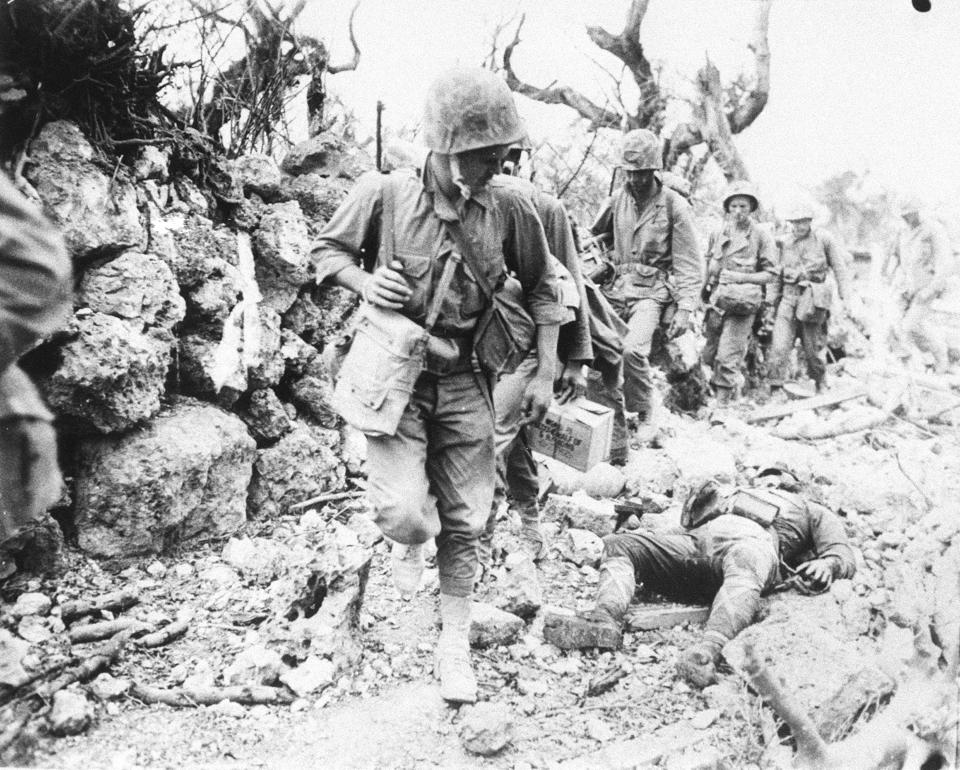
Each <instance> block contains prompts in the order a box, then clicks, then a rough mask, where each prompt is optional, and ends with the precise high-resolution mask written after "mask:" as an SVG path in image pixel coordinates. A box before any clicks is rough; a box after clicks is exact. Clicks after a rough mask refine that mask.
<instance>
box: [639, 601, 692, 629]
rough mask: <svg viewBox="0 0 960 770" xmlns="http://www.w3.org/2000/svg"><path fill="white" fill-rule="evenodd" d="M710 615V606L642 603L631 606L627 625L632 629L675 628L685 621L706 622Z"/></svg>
mask: <svg viewBox="0 0 960 770" xmlns="http://www.w3.org/2000/svg"><path fill="white" fill-rule="evenodd" d="M708 617H710V608H709V607H690V606H687V605H683V604H675V605H657V604H642V605H638V606H635V607H631V608H630V611H629V612H628V613H627V617H626V626H627V629H628V630H630V631H651V630H653V629H657V628H673V627H674V626H679V625H682V624H684V623H706V621H707V618H708Z"/></svg>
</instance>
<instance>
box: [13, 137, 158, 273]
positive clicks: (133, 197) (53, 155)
mask: <svg viewBox="0 0 960 770" xmlns="http://www.w3.org/2000/svg"><path fill="white" fill-rule="evenodd" d="M92 158H93V149H92V147H90V144H89V143H88V142H87V140H86V139H85V138H84V137H83V134H82V133H81V132H80V129H79V128H77V126H76V125H74V124H73V123H68V122H66V121H62V120H58V121H54V122H51V123H47V124H46V125H45V126H43V128H41V129H40V134H39V136H38V137H37V139H35V140H34V141H33V142H32V143H31V146H30V159H31V163H30V164H29V165H28V166H27V168H26V170H25V172H24V176H25V177H26V178H27V181H29V182H30V184H32V185H33V187H34V189H35V190H36V191H37V194H38V195H39V196H40V199H41V200H42V201H43V210H44V213H45V214H46V215H47V216H48V217H49V219H50V220H51V222H52V223H53V224H54V226H56V227H57V228H58V229H59V230H60V231H61V232H62V233H63V237H64V240H65V241H66V243H67V248H68V250H69V251H70V254H71V255H72V256H73V257H75V258H77V259H86V258H90V257H97V256H106V255H111V254H117V253H119V252H122V251H126V250H127V249H133V248H138V247H143V246H145V245H146V232H145V231H144V229H143V226H142V225H141V223H140V213H139V211H138V210H137V193H136V190H135V188H134V186H133V183H132V180H131V179H130V178H129V176H128V172H127V171H126V170H125V169H122V168H120V169H118V171H117V173H116V174H114V175H112V176H111V175H108V174H106V173H104V172H103V171H101V170H100V168H98V167H97V166H96V165H94V163H93V162H92Z"/></svg>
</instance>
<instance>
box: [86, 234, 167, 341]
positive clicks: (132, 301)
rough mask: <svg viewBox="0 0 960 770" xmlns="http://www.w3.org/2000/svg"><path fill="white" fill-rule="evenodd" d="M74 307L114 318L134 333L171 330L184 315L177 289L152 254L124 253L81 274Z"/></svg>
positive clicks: (159, 259) (158, 258) (164, 268)
mask: <svg viewBox="0 0 960 770" xmlns="http://www.w3.org/2000/svg"><path fill="white" fill-rule="evenodd" d="M77 304H78V306H80V307H84V306H85V307H88V308H90V309H91V310H92V311H93V312H95V313H104V314H106V315H111V316H114V317H115V318H119V319H121V320H123V321H127V322H129V323H130V324H131V326H132V328H134V329H136V330H137V331H140V332H142V331H145V330H147V329H149V328H151V327H160V328H162V329H166V330H167V331H171V330H172V329H173V327H174V326H176V325H177V324H178V323H180V321H182V320H183V318H184V315H185V313H186V306H185V303H184V301H183V297H181V296H180V289H179V287H178V286H177V282H176V280H175V278H174V276H173V273H172V271H171V270H170V268H169V267H168V266H167V264H166V263H165V262H164V261H163V260H162V259H161V258H160V257H158V256H156V255H154V254H138V253H136V252H133V251H128V252H126V253H124V254H121V255H120V256H119V257H117V258H116V259H112V260H110V261H109V262H107V263H106V264H104V265H100V266H99V267H95V268H91V269H90V270H87V271H86V272H85V273H84V274H83V278H82V279H81V281H80V286H79V287H78V289H77Z"/></svg>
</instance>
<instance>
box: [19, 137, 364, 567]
mask: <svg viewBox="0 0 960 770" xmlns="http://www.w3.org/2000/svg"><path fill="white" fill-rule="evenodd" d="M222 165H224V166H225V167H226V174H227V178H226V179H225V180H224V179H218V190H219V192H218V194H217V195H216V196H215V195H214V194H212V193H210V192H209V191H207V190H205V189H202V188H201V187H199V186H198V185H197V184H195V183H194V182H193V181H192V180H191V179H189V178H187V177H185V176H177V177H175V178H171V176H170V174H169V171H168V164H167V158H166V156H165V154H164V152H163V151H162V150H159V149H158V148H157V147H154V146H149V145H148V146H147V147H145V148H144V149H143V151H142V153H141V155H140V157H139V159H138V160H137V161H136V163H134V164H133V167H132V170H128V169H126V168H125V167H122V166H118V167H116V168H113V164H112V163H111V164H109V165H108V162H107V159H105V158H102V157H99V156H98V155H97V154H96V152H95V151H94V149H93V147H92V146H91V145H90V143H88V142H87V140H86V139H85V138H84V136H83V135H82V134H81V133H80V130H79V129H78V128H77V127H76V126H75V125H73V124H71V123H67V122H63V121H60V122H53V123H49V124H47V125H45V126H44V127H43V128H42V129H41V130H40V132H39V134H38V136H37V137H36V139H35V140H34V141H33V142H32V143H31V145H30V148H29V154H28V162H27V164H26V166H25V170H24V174H25V178H26V180H27V181H28V182H29V183H30V184H31V185H33V187H34V189H35V190H36V193H37V195H38V196H39V199H40V202H41V203H42V206H43V208H44V210H45V212H46V213H47V215H48V216H49V217H50V218H51V220H52V221H53V222H54V223H55V224H56V225H57V226H58V227H60V228H61V229H62V230H63V232H64V234H65V237H66V241H67V244H68V247H69V250H70V253H71V255H72V257H73V261H74V265H75V268H76V273H77V294H76V301H75V313H74V316H73V318H72V319H71V320H70V322H69V324H68V325H67V327H66V329H65V330H64V331H63V332H62V333H61V334H58V335H56V337H55V338H54V339H53V340H51V341H49V342H47V343H45V344H44V345H43V346H41V348H40V349H38V350H36V351H34V352H33V353H32V354H31V356H30V357H29V358H28V359H27V361H26V365H27V366H28V368H30V369H31V370H32V373H33V374H34V375H36V379H37V381H38V383H39V385H40V387H41V389H42V391H43V394H44V396H45V397H46V399H47V401H48V403H49V404H50V406H51V407H52V408H53V410H54V411H55V413H56V415H57V417H58V418H59V423H60V427H61V430H60V433H61V437H62V444H63V446H62V452H61V456H62V458H63V464H64V466H65V471H66V474H67V475H68V477H70V478H71V479H72V489H71V490H70V491H71V495H70V499H71V500H73V505H72V510H71V511H70V513H71V516H72V518H73V520H74V521H75V524H76V529H77V533H78V538H79V542H80V545H81V547H82V548H84V549H85V550H87V551H89V552H90V553H93V554H95V555H97V556H103V557H114V558H127V557H134V556H138V555H145V554H159V553H162V552H164V551H165V550H166V549H169V548H170V547H171V546H172V545H174V544H175V543H177V542H181V541H183V540H184V539H185V538H202V537H204V536H207V537H225V536H228V535H229V534H231V533H232V532H235V531H237V529H238V528H239V526H240V525H241V524H242V523H243V522H244V521H245V520H246V519H247V518H248V517H250V518H268V517H273V516H275V515H277V514H278V513H282V512H284V511H285V510H286V508H287V506H289V505H291V504H294V503H298V502H301V501H303V500H306V499H309V498H310V497H313V496H316V495H318V494H323V493H325V492H335V491H337V490H340V489H342V488H343V487H344V485H345V483H346V477H347V472H348V471H347V466H346V464H345V463H344V462H343V461H342V460H341V458H340V454H341V452H340V449H341V445H342V443H343V435H342V432H341V429H342V425H341V422H340V421H339V420H338V419H337V418H336V416H335V415H334V414H333V412H332V411H331V410H330V409H329V407H328V399H329V395H330V391H331V385H330V378H329V376H328V375H327V373H326V371H325V369H324V366H323V362H322V358H321V356H320V355H319V353H320V351H321V350H322V348H323V345H324V341H325V340H326V339H327V338H328V337H330V336H331V335H332V334H334V333H336V332H337V331H338V330H340V329H342V328H343V325H344V324H345V323H346V322H347V321H348V319H349V316H350V313H351V311H352V308H353V301H352V299H350V295H348V293H346V292H342V291H340V290H338V289H320V288H315V287H313V286H312V280H311V272H312V267H311V265H310V261H309V249H310V236H311V234H314V233H316V231H317V229H318V228H319V227H320V226H321V225H322V224H323V223H324V222H325V221H326V219H327V218H328V217H329V215H330V213H331V212H332V210H333V208H334V207H335V206H336V204H337V203H339V201H340V200H342V198H343V196H344V195H345V194H346V190H347V189H348V188H349V184H350V180H352V179H353V178H354V177H356V176H357V175H358V174H359V173H361V172H362V171H363V170H365V169H364V165H363V161H362V159H358V158H356V157H354V156H353V155H352V154H351V153H350V152H348V151H347V150H346V149H345V148H344V146H343V145H342V143H339V142H337V141H336V140H335V139H333V138H332V137H330V136H325V135H320V136H317V137H314V138H313V139H310V140H308V141H307V142H305V143H304V145H303V146H298V147H295V148H293V150H291V152H290V156H289V157H288V158H287V159H285V160H284V162H283V164H282V167H283V169H284V170H281V167H280V166H278V165H277V164H276V163H275V162H274V161H273V160H271V159H270V158H268V157H265V156H246V157H242V158H239V159H238V160H236V161H234V162H230V163H225V164H222ZM352 454H353V455H355V454H356V451H355V450H354V451H353V452H352ZM357 466H358V463H356V462H354V463H353V467H352V469H351V472H352V473H354V474H356V473H357V472H358V471H359V467H357Z"/></svg>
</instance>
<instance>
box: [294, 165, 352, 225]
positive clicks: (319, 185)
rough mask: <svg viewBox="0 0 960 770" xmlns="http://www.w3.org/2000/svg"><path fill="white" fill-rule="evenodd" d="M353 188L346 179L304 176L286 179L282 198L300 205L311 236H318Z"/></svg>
mask: <svg viewBox="0 0 960 770" xmlns="http://www.w3.org/2000/svg"><path fill="white" fill-rule="evenodd" d="M351 186H352V183H351V182H349V181H347V180H344V179H335V178H331V177H325V176H321V175H320V174H316V173H311V174H304V175H303V176H295V177H287V178H286V179H284V180H283V184H282V185H281V188H280V197H281V198H282V199H284V200H294V201H296V202H297V203H299V204H300V209H301V210H302V211H303V215H304V216H305V217H306V220H307V228H308V230H309V232H310V234H311V235H316V234H318V233H319V231H320V230H321V229H322V228H323V226H324V225H325V224H326V223H327V222H328V221H329V220H330V217H332V216H333V212H335V211H336V210H337V207H338V206H339V205H340V204H341V203H343V200H344V199H345V198H346V197H347V193H349V192H350V187H351Z"/></svg>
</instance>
